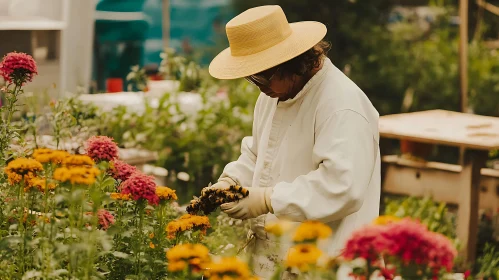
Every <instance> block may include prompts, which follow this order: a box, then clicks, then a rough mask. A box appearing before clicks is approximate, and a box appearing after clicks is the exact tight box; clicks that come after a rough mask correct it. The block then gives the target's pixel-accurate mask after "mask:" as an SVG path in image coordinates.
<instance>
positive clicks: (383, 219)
mask: <svg viewBox="0 0 499 280" xmlns="http://www.w3.org/2000/svg"><path fill="white" fill-rule="evenodd" d="M398 221H400V218H399V217H395V216H391V215H384V216H379V217H377V218H376V219H374V221H373V224H375V225H387V224H389V223H394V222H398Z"/></svg>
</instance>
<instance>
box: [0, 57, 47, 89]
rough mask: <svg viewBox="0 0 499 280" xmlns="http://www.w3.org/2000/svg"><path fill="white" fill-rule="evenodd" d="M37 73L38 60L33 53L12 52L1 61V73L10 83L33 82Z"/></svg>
mask: <svg viewBox="0 0 499 280" xmlns="http://www.w3.org/2000/svg"><path fill="white" fill-rule="evenodd" d="M36 74H38V71H37V68H36V62H35V60H34V59H33V57H32V56H31V55H28V54H25V53H17V52H11V53H8V54H7V55H5V56H4V58H3V60H2V62H0V75H1V76H2V77H3V78H4V79H5V80H6V81H8V82H10V83H12V82H14V83H15V84H16V85H22V84H24V83H25V82H31V81H32V80H33V77H34V76H35V75H36Z"/></svg>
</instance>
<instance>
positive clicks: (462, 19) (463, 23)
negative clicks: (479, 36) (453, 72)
mask: <svg viewBox="0 0 499 280" xmlns="http://www.w3.org/2000/svg"><path fill="white" fill-rule="evenodd" d="M459 80H460V86H461V112H463V113H466V112H468V0H459Z"/></svg>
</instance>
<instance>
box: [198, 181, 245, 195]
mask: <svg viewBox="0 0 499 280" xmlns="http://www.w3.org/2000/svg"><path fill="white" fill-rule="evenodd" d="M235 185H237V183H236V182H235V181H234V180H232V179H231V178H229V177H224V178H221V179H220V180H218V182H217V183H215V184H213V185H211V186H209V187H206V188H203V189H202V190H201V195H204V194H205V192H206V191H207V190H216V189H220V190H225V189H228V188H230V186H235Z"/></svg>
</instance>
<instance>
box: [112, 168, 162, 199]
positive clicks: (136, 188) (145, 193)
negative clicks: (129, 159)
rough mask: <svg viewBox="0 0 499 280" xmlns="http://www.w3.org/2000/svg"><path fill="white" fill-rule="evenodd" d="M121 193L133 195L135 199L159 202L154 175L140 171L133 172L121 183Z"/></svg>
mask: <svg viewBox="0 0 499 280" xmlns="http://www.w3.org/2000/svg"><path fill="white" fill-rule="evenodd" d="M121 193H122V194H130V195H132V198H133V200H139V199H145V200H147V201H148V202H149V204H154V205H156V204H158V203H159V198H158V195H156V183H155V182H154V177H152V176H148V175H145V174H143V173H141V172H139V171H137V172H135V173H133V174H132V176H130V178H128V180H126V181H125V182H123V184H121Z"/></svg>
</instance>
